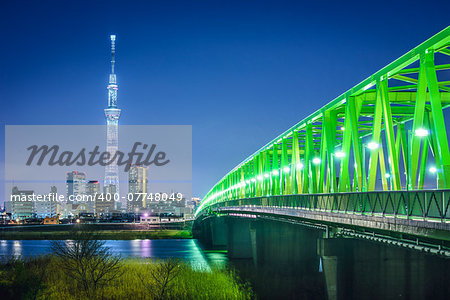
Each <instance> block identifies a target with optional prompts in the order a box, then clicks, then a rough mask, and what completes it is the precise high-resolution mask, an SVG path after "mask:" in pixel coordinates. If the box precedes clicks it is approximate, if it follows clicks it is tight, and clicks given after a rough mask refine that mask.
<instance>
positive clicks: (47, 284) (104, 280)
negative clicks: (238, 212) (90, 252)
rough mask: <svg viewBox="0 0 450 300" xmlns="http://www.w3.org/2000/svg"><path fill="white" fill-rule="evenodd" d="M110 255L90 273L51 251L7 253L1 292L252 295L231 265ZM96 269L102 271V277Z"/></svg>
mask: <svg viewBox="0 0 450 300" xmlns="http://www.w3.org/2000/svg"><path fill="white" fill-rule="evenodd" d="M112 259H113V258H108V260H105V262H104V264H105V266H106V269H107V270H108V272H105V271H104V269H105V268H101V269H98V268H97V269H92V270H91V269H90V268H87V269H86V270H87V271H85V272H90V271H92V274H91V273H87V274H85V273H79V274H81V275H80V276H72V275H73V274H78V273H74V272H73V271H74V270H72V269H73V268H74V266H73V265H71V264H70V259H69V262H67V261H66V260H65V259H62V258H59V257H56V256H54V255H48V256H40V257H32V258H27V259H24V258H21V259H14V258H11V259H9V260H7V261H3V262H1V263H0V294H1V295H3V296H4V297H5V298H4V299H252V298H254V295H253V292H252V290H251V288H250V286H249V285H248V284H247V283H243V282H242V281H241V279H240V278H239V277H238V276H237V275H236V273H235V272H234V271H231V270H227V269H218V268H213V269H211V270H202V269H195V268H193V267H191V266H190V265H189V263H187V262H183V261H180V260H174V259H169V260H151V259H120V260H119V261H118V263H117V264H114V265H111V264H110V263H109V262H110V261H111V260H112ZM91 260H92V262H89V260H87V261H86V262H87V263H95V264H98V259H91ZM81 263H84V261H83V262H81ZM102 266H103V265H102ZM75 267H76V265H75ZM80 267H81V266H80ZM71 271H72V273H73V274H72V273H71ZM100 271H102V272H104V273H105V275H102V277H100V276H99V272H100ZM69 274H70V275H69ZM84 275H89V276H84ZM91 277H92V278H91ZM98 278H101V280H98V281H93V280H92V279H98Z"/></svg>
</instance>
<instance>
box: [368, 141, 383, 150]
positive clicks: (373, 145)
mask: <svg viewBox="0 0 450 300" xmlns="http://www.w3.org/2000/svg"><path fill="white" fill-rule="evenodd" d="M378 147H380V144H378V143H376V142H370V143H368V144H367V148H369V149H370V150H375V149H378Z"/></svg>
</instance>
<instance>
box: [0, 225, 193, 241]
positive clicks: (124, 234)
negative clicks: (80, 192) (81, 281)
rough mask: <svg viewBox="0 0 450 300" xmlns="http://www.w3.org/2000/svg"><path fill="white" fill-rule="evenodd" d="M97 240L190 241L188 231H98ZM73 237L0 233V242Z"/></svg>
mask: <svg viewBox="0 0 450 300" xmlns="http://www.w3.org/2000/svg"><path fill="white" fill-rule="evenodd" d="M95 235H96V238H97V239H99V240H135V239H150V240H156V239H191V238H192V233H191V231H189V230H175V229H150V230H100V231H96V232H95ZM73 237H74V232H73V231H72V230H68V231H41V230H39V229H38V228H36V230H34V231H31V230H27V231H0V240H70V239H72V238H73Z"/></svg>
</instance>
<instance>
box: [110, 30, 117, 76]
mask: <svg viewBox="0 0 450 300" xmlns="http://www.w3.org/2000/svg"><path fill="white" fill-rule="evenodd" d="M115 54H116V35H115V34H111V74H114V64H115V63H116V59H115V57H114V56H115Z"/></svg>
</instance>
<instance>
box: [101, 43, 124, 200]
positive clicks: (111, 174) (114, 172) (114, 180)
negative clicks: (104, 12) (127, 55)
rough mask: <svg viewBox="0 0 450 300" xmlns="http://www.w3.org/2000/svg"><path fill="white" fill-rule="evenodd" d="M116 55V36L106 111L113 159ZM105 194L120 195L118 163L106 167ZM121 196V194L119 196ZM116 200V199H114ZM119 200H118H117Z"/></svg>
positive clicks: (116, 113)
mask: <svg viewBox="0 0 450 300" xmlns="http://www.w3.org/2000/svg"><path fill="white" fill-rule="evenodd" d="M115 54H116V36H115V35H111V74H109V84H108V86H107V89H108V108H106V109H105V117H106V124H107V132H106V151H108V152H109V153H110V155H111V156H110V157H113V156H114V154H115V153H116V152H117V150H118V148H119V117H120V109H119V108H117V90H118V86H117V79H116V74H115V73H114V66H115V63H116V60H115ZM104 192H105V193H117V194H119V168H118V166H117V163H116V161H115V162H114V163H112V164H110V165H106V167H105V181H104ZM119 195H120V194H119ZM112 199H114V198H112ZM116 199H117V198H116Z"/></svg>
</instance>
